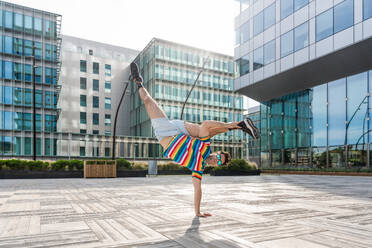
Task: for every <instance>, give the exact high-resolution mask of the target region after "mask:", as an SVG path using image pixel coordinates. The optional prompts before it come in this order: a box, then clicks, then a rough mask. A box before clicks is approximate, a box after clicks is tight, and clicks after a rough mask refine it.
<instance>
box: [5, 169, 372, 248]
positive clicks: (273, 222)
mask: <svg viewBox="0 0 372 248" xmlns="http://www.w3.org/2000/svg"><path fill="white" fill-rule="evenodd" d="M203 181H204V184H203V201H202V210H204V211H208V212H210V213H212V214H213V216H212V217H209V218H195V217H194V214H193V205H192V204H193V191H192V184H191V178H190V176H158V177H151V178H117V179H39V180H34V179H32V180H31V179H26V180H0V247H55V246H62V247H141V248H143V247H158V248H171V247H174V248H176V247H177V248H178V247H180V248H181V247H192V248H197V247H221V248H223V247H226V248H235V247H257V248H259V247H262V248H263V247H266V248H269V247H285V248H291V247H301V248H307V247H311V248H322V247H345V248H346V247H347V248H351V247H366V248H367V247H368V248H370V247H372V178H371V177H337V176H334V177H332V176H299V175H281V176H278V175H263V176H249V177H211V176H205V177H204V179H203Z"/></svg>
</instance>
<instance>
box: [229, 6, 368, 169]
mask: <svg viewBox="0 0 372 248" xmlns="http://www.w3.org/2000/svg"><path fill="white" fill-rule="evenodd" d="M239 5H240V14H239V16H237V17H236V19H235V30H236V38H237V39H236V48H235V59H236V61H237V63H238V67H239V77H238V78H237V80H235V87H236V89H237V91H238V92H240V93H242V94H245V95H247V96H248V97H250V98H253V99H255V100H257V101H260V102H261V105H260V123H261V125H260V127H261V142H260V157H261V159H260V161H261V166H262V167H274V166H312V167H320V168H323V167H353V166H355V167H369V166H370V142H371V141H372V136H371V132H370V131H371V126H372V123H370V114H371V110H370V106H371V104H372V103H371V100H372V99H370V95H371V93H372V92H371V91H372V71H371V69H372V56H370V54H371V50H372V2H371V1H368V0H344V1H342V0H312V1H311V0H277V1H274V0H272V1H263V0H262V1H250V0H241V1H239Z"/></svg>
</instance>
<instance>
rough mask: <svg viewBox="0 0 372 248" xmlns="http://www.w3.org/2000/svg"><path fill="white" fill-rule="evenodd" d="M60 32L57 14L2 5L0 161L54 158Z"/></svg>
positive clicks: (59, 20)
mask: <svg viewBox="0 0 372 248" xmlns="http://www.w3.org/2000/svg"><path fill="white" fill-rule="evenodd" d="M60 28H61V16H60V15H58V14H55V13H50V12H46V11H41V10H37V9H32V8H28V7H25V6H20V5H16V4H10V3H6V2H2V1H1V2H0V29H1V36H0V56H1V60H0V78H1V80H0V132H1V135H0V156H2V157H9V156H18V157H29V156H32V155H33V153H34V151H36V155H38V156H44V155H46V156H53V155H56V136H55V135H54V132H55V131H56V122H57V119H58V115H59V111H58V109H57V101H58V97H59V89H60V85H59V82H58V77H59V72H60V56H59V55H60V45H61V37H60ZM33 57H34V58H35V68H33ZM33 69H34V70H33ZM33 87H35V91H34V90H33ZM33 99H35V101H34V100H33ZM34 104H35V110H34V108H33V105H34ZM34 116H35V118H34ZM33 123H35V132H34V128H33V127H34V124H33ZM34 134H35V136H34ZM34 137H35V138H36V139H34ZM34 140H35V142H36V143H35V144H36V146H35V150H34V149H33V147H34V146H33V144H34Z"/></svg>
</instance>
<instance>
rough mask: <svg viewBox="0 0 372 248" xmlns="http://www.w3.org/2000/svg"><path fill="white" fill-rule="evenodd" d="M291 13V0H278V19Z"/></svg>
mask: <svg viewBox="0 0 372 248" xmlns="http://www.w3.org/2000/svg"><path fill="white" fill-rule="evenodd" d="M292 13H293V0H281V1H280V19H284V18H286V17H287V16H289V15H290V14H292Z"/></svg>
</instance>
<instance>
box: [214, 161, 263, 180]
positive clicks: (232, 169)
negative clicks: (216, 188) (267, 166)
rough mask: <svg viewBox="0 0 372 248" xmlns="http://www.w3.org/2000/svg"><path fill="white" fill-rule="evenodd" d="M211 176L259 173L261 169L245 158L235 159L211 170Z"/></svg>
mask: <svg viewBox="0 0 372 248" xmlns="http://www.w3.org/2000/svg"><path fill="white" fill-rule="evenodd" d="M210 174H211V176H239V175H241V176H243V175H259V174H260V171H259V170H257V169H256V167H254V166H250V165H249V164H248V163H247V162H246V161H245V160H243V159H233V160H231V163H230V164H229V165H227V166H226V165H224V166H218V167H215V168H213V169H212V170H211V171H210Z"/></svg>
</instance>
